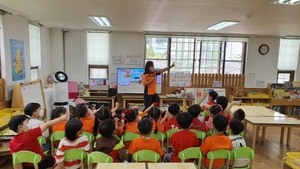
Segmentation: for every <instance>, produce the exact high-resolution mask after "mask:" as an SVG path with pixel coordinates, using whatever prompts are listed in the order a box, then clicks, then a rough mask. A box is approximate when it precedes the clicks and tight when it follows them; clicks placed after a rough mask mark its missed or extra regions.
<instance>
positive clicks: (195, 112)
mask: <svg viewBox="0 0 300 169" xmlns="http://www.w3.org/2000/svg"><path fill="white" fill-rule="evenodd" d="M200 111H201V107H200V105H198V104H193V105H192V106H190V107H189V109H188V112H189V113H190V114H191V115H192V117H193V121H192V124H191V127H190V129H196V130H201V131H203V132H206V126H205V122H201V121H200V120H199V119H198V116H199V114H200Z"/></svg>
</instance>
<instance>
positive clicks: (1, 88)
mask: <svg viewBox="0 0 300 169" xmlns="http://www.w3.org/2000/svg"><path fill="white" fill-rule="evenodd" d="M3 101H5V81H4V79H3V78H1V79H0V102H3Z"/></svg>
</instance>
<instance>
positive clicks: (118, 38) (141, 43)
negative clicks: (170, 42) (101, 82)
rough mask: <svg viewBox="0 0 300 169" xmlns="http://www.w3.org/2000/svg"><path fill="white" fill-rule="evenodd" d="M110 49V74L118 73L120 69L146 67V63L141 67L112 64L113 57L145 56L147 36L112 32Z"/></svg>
mask: <svg viewBox="0 0 300 169" xmlns="http://www.w3.org/2000/svg"><path fill="white" fill-rule="evenodd" d="M109 40H110V41H109V47H110V60H109V62H110V64H109V73H117V68H118V67H120V68H121V67H125V68H139V67H143V66H144V62H142V63H141V64H140V65H125V64H112V62H113V57H112V56H123V57H124V56H126V55H128V54H139V55H141V56H144V53H145V36H144V34H143V33H135V32H111V33H110V35H109Z"/></svg>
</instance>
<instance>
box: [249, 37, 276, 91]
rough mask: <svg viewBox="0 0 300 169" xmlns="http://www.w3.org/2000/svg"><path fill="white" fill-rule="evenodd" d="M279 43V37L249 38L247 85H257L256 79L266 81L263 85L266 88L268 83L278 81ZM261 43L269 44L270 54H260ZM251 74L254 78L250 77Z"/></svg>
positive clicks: (250, 86)
mask: <svg viewBox="0 0 300 169" xmlns="http://www.w3.org/2000/svg"><path fill="white" fill-rule="evenodd" d="M279 43H280V38H279V37H251V38H249V41H248V51H247V58H246V69H245V75H246V82H245V87H248V88H255V87H257V86H256V80H261V81H265V85H264V86H263V88H266V87H267V84H268V83H275V82H276V79H277V65H278V53H279ZM261 44H267V45H268V46H269V53H268V54H266V55H261V54H259V52H258V48H259V46H260V45H261ZM251 75H253V78H251V77H250V76H251ZM253 79H254V81H253Z"/></svg>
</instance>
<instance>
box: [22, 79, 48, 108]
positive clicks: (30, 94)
mask: <svg viewBox="0 0 300 169" xmlns="http://www.w3.org/2000/svg"><path fill="white" fill-rule="evenodd" d="M21 91H22V96H23V103H24V107H26V105H27V104H28V103H32V102H35V103H39V104H40V105H41V108H43V109H44V108H45V105H44V101H43V94H42V92H43V89H41V85H40V83H35V84H31V85H28V86H22V87H21Z"/></svg>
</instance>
